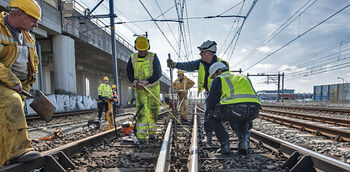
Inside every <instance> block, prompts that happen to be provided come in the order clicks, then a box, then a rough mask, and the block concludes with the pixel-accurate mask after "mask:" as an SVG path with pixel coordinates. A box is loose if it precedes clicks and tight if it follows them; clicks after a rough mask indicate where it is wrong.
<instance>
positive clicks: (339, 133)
mask: <svg viewBox="0 0 350 172" xmlns="http://www.w3.org/2000/svg"><path fill="white" fill-rule="evenodd" d="M259 118H262V119H267V120H269V119H271V120H272V121H280V122H281V123H282V124H285V123H287V124H291V125H292V126H294V127H296V128H298V127H300V128H301V129H305V130H307V131H311V132H315V131H316V133H319V134H322V135H325V136H328V137H334V138H336V140H337V141H343V140H345V141H350V131H348V130H340V129H337V128H330V127H325V126H319V125H317V124H312V123H308V122H302V121H296V120H292V119H287V118H282V117H277V116H272V115H268V114H265V113H259Z"/></svg>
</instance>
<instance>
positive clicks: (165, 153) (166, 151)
mask: <svg viewBox="0 0 350 172" xmlns="http://www.w3.org/2000/svg"><path fill="white" fill-rule="evenodd" d="M172 124H173V120H172V119H170V120H169V123H168V127H167V129H166V132H165V134H164V139H163V143H162V147H161V149H160V152H159V156H158V160H157V166H156V170H155V171H156V172H166V171H168V170H169V165H170V150H171V141H172V137H171V136H172V128H173V125H172Z"/></svg>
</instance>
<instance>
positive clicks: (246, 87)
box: [218, 71, 261, 105]
mask: <svg viewBox="0 0 350 172" xmlns="http://www.w3.org/2000/svg"><path fill="white" fill-rule="evenodd" d="M218 77H219V78H220V79H221V97H220V104H221V105H227V104H235V103H247V102H251V103H258V104H261V103H260V101H259V99H258V97H257V96H256V92H255V90H254V88H253V85H252V83H251V82H250V80H249V79H248V78H247V77H246V76H244V75H242V74H239V75H234V74H233V73H231V72H229V71H227V72H224V73H222V74H220V75H219V76H218Z"/></svg>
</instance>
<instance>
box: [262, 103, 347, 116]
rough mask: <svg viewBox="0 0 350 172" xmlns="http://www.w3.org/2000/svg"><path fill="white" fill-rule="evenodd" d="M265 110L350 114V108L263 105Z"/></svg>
mask: <svg viewBox="0 0 350 172" xmlns="http://www.w3.org/2000/svg"><path fill="white" fill-rule="evenodd" d="M263 107H265V108H278V109H298V110H305V111H316V112H317V111H318V112H328V113H347V114H348V113H350V108H334V107H320V106H319V105H318V106H291V105H288V104H287V105H283V106H282V105H270V104H263Z"/></svg>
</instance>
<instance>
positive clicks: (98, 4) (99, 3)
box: [88, 0, 104, 15]
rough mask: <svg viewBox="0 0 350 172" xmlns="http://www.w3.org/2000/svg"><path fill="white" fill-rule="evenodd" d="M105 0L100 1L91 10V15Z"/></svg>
mask: <svg viewBox="0 0 350 172" xmlns="http://www.w3.org/2000/svg"><path fill="white" fill-rule="evenodd" d="M103 1H104V0H101V1H100V2H98V3H97V5H96V6H95V7H94V8H93V9H92V10H91V11H90V12H89V14H88V15H91V14H92V12H94V11H95V10H96V8H97V7H98V6H100V5H101V4H102V2H103Z"/></svg>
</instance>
